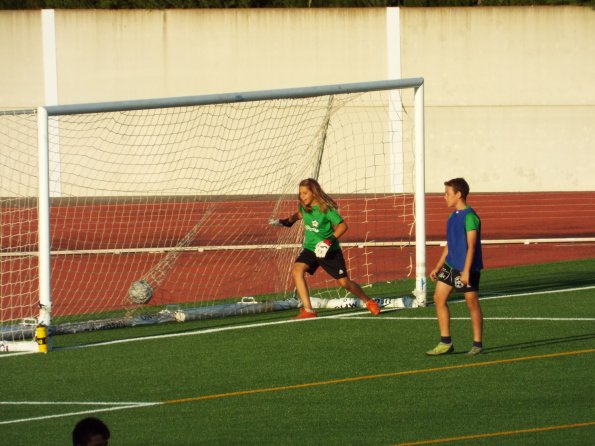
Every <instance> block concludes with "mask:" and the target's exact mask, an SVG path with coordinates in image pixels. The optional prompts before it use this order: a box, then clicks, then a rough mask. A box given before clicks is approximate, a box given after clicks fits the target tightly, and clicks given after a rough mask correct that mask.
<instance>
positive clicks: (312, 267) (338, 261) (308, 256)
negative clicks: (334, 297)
mask: <svg viewBox="0 0 595 446" xmlns="http://www.w3.org/2000/svg"><path fill="white" fill-rule="evenodd" d="M295 262H296V263H305V264H306V265H308V269H307V270H306V272H307V273H308V274H310V275H312V274H314V273H315V272H316V270H317V269H318V267H319V266H321V267H322V269H323V270H325V271H326V272H327V273H329V275H330V276H331V277H332V278H333V279H341V278H342V277H348V274H347V265H346V264H345V257H343V251H342V250H340V249H334V250H332V251H329V252H327V253H326V257H324V258H322V259H320V258H318V257H316V254H314V253H313V252H312V251H310V250H309V249H303V250H302V252H300V255H299V256H297V259H295Z"/></svg>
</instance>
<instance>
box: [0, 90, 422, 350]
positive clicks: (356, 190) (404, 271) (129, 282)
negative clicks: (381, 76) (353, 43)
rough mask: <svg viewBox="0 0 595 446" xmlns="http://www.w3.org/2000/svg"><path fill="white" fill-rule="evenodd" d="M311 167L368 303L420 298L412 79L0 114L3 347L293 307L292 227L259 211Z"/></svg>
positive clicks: (283, 210)
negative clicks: (43, 330) (342, 229)
mask: <svg viewBox="0 0 595 446" xmlns="http://www.w3.org/2000/svg"><path fill="white" fill-rule="evenodd" d="M309 177H313V178H316V179H318V180H319V182H320V183H321V185H322V187H323V188H324V189H325V191H326V192H328V193H329V194H330V195H331V196H332V197H333V198H335V199H336V201H337V202H338V204H339V212H340V213H341V215H342V216H343V218H344V219H345V220H346V222H347V223H348V225H349V230H348V232H347V233H346V234H345V235H344V236H343V237H342V239H341V243H342V246H343V250H344V254H345V257H346V260H347V265H348V268H349V272H350V276H351V277H352V278H353V279H354V280H356V281H357V282H359V283H360V284H361V285H363V286H367V287H369V288H370V289H369V294H370V295H371V296H382V297H383V298H387V297H389V298H390V297H391V295H390V293H391V292H390V284H391V283H394V282H395V281H398V280H402V279H404V278H407V277H411V278H415V279H416V285H415V290H414V293H413V295H414V297H416V298H417V300H416V301H415V302H416V303H417V304H419V305H423V304H424V303H425V233H424V225H423V220H424V213H423V212H424V209H423V194H424V190H423V80H422V79H406V80H395V81H380V82H368V83H358V84H343V85H330V86H320V87H310V88H301V89H286V90H270V91H261V92H247V93H233V94H223V95H209V96H193V97H182V98H169V99H154V100H144V101H128V102H113V103H97V104H79V105H65V106H53V107H40V108H39V109H37V110H33V111H22V112H4V113H3V114H1V115H0V200H1V201H0V206H1V212H2V213H1V217H0V231H1V232H0V233H1V237H2V238H1V252H0V264H1V266H2V269H1V273H0V279H1V280H0V296H1V297H0V324H1V325H0V327H1V331H0V341H14V340H15V338H22V337H26V335H27V333H33V331H34V328H35V326H36V325H37V324H43V325H45V326H48V327H49V331H50V332H51V333H54V334H55V333H60V332H74V331H81V330H92V329H98V328H105V327H120V326H127V325H135V324H142V323H149V322H155V321H164V320H172V321H173V320H189V319H196V318H204V317H223V316H227V315H232V314H245V313H251V312H257V311H270V310H276V309H285V308H295V307H296V306H297V299H295V296H294V293H293V289H294V286H293V283H292V279H291V277H290V270H291V266H292V264H293V261H294V259H295V257H296V256H297V254H298V253H299V251H300V246H301V242H302V238H303V229H302V228H301V226H300V225H299V224H296V225H294V226H293V227H292V228H279V227H273V226H270V225H269V224H268V220H269V218H272V217H278V218H285V217H287V216H289V215H290V214H292V213H294V212H295V211H296V210H297V205H298V202H297V189H298V183H299V182H300V181H301V180H302V179H304V178H309ZM416 222H417V223H418V224H416ZM416 241H417V243H416ZM309 285H310V288H311V294H312V296H313V297H314V298H315V301H316V302H319V303H320V305H321V306H325V305H327V304H328V303H329V302H336V301H337V299H347V300H345V301H343V302H347V301H349V298H350V297H353V296H347V295H345V292H344V291H342V290H340V289H338V288H337V287H336V284H335V282H334V280H332V279H331V278H330V277H328V276H327V275H326V274H325V273H324V272H323V271H321V272H319V273H317V274H315V275H314V276H313V277H312V278H310V279H309ZM387 287H388V288H387ZM376 291H377V293H375V292H376ZM394 297H397V296H394ZM316 299H318V300H316ZM387 302H388V301H387Z"/></svg>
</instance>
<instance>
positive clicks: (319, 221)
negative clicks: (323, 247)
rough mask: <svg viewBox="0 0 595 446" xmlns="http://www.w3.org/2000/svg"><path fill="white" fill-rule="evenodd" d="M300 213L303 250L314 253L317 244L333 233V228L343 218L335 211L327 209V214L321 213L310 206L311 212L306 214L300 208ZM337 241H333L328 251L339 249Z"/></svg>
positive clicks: (318, 209) (304, 210)
mask: <svg viewBox="0 0 595 446" xmlns="http://www.w3.org/2000/svg"><path fill="white" fill-rule="evenodd" d="M300 213H301V214H302V219H303V221H304V249H308V250H310V251H314V250H315V249H316V245H317V244H318V242H321V241H322V240H326V239H327V238H329V237H330V236H331V235H333V233H334V232H335V230H334V228H333V227H334V226H336V225H338V224H339V223H341V222H342V221H343V218H342V217H341V216H340V215H339V213H338V212H337V211H336V210H335V209H329V210H328V211H327V212H321V211H320V207H319V206H312V211H311V212H308V211H306V209H304V208H303V207H302V206H300ZM339 247H340V245H339V241H335V242H334V243H333V244H332V245H331V247H330V250H331V251H334V250H335V249H339Z"/></svg>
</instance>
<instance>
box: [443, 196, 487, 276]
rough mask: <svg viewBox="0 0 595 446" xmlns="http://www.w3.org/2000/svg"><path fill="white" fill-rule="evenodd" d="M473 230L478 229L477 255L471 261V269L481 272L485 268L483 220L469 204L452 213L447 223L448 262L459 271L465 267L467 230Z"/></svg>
mask: <svg viewBox="0 0 595 446" xmlns="http://www.w3.org/2000/svg"><path fill="white" fill-rule="evenodd" d="M473 230H475V231H477V243H476V244H475V255H474V256H473V262H472V263H471V271H475V272H479V271H481V270H482V269H483V258H482V255H481V220H480V219H479V216H478V215H477V214H476V213H475V211H474V210H473V209H471V208H470V207H469V206H467V207H466V208H465V209H463V210H461V211H455V212H453V213H452V214H450V217H448V222H447V223H446V243H447V245H448V254H447V256H446V263H447V265H448V266H450V267H451V268H454V269H457V270H459V271H462V270H463V268H465V258H466V257H467V247H468V244H467V232H469V231H473Z"/></svg>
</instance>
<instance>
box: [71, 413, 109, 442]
mask: <svg viewBox="0 0 595 446" xmlns="http://www.w3.org/2000/svg"><path fill="white" fill-rule="evenodd" d="M95 435H101V436H102V437H103V438H104V439H106V440H109V437H110V432H109V429H108V428H107V426H106V425H105V423H104V422H103V421H101V420H100V419H99V418H95V417H88V418H83V419H82V420H81V421H79V422H78V423H76V426H74V430H73V431H72V445H73V446H84V445H86V444H87V443H88V442H89V440H90V439H91V437H93V436H95Z"/></svg>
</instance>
